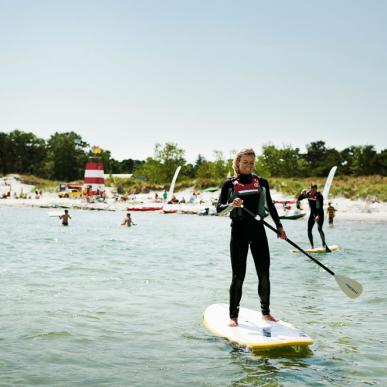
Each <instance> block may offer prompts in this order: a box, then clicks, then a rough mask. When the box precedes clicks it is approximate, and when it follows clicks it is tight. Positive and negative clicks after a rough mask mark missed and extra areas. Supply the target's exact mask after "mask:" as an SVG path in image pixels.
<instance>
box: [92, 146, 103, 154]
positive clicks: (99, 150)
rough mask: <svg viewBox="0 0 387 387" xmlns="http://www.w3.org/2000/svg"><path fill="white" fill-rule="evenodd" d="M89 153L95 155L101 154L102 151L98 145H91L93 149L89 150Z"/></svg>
mask: <svg viewBox="0 0 387 387" xmlns="http://www.w3.org/2000/svg"><path fill="white" fill-rule="evenodd" d="M91 151H92V152H93V153H94V154H95V155H97V154H98V153H101V152H102V149H101V148H100V147H99V146H98V145H93V147H92V148H91Z"/></svg>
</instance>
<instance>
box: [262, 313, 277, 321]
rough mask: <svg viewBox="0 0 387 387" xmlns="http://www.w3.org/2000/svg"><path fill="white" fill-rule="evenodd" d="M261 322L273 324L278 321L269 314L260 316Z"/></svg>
mask: <svg viewBox="0 0 387 387" xmlns="http://www.w3.org/2000/svg"><path fill="white" fill-rule="evenodd" d="M262 320H265V321H273V322H277V321H278V320H276V319H275V318H274V317H273V316H272V315H271V314H264V315H262Z"/></svg>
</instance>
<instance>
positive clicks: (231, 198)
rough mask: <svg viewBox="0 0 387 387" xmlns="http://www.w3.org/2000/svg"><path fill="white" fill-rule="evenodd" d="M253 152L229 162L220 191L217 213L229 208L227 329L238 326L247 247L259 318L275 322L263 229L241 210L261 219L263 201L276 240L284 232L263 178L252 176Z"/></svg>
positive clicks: (241, 154)
mask: <svg viewBox="0 0 387 387" xmlns="http://www.w3.org/2000/svg"><path fill="white" fill-rule="evenodd" d="M255 159H256V156H255V152H254V150H253V149H251V148H244V149H241V150H240V151H239V152H238V153H237V154H236V156H235V159H234V161H233V169H234V173H235V176H234V177H231V178H229V179H227V180H226V181H225V182H224V184H223V186H222V189H221V192H220V195H219V200H218V204H217V208H216V209H217V212H218V213H220V212H222V211H224V210H225V209H226V208H227V207H229V205H232V207H233V209H232V211H231V212H230V218H231V241H230V257H231V268H232V281H231V286H230V309H229V315H230V322H229V326H231V327H236V326H238V315H239V306H240V301H241V298H242V287H243V281H244V279H245V275H246V261H247V254H248V250H249V247H250V250H251V253H252V256H253V259H254V264H255V269H256V273H257V276H258V296H259V298H260V302H261V312H262V318H263V319H264V320H268V321H277V320H276V319H275V318H274V317H273V316H272V315H271V314H270V278H269V269H270V252H269V244H268V241H267V237H266V232H265V228H264V225H263V223H262V222H259V221H256V220H255V219H254V218H253V217H252V216H251V215H250V214H248V213H246V211H244V210H243V208H242V207H246V209H248V210H250V211H251V212H253V213H254V214H255V215H258V214H259V215H260V216H261V217H264V216H265V215H266V213H265V201H266V204H267V207H268V209H269V212H270V215H271V217H272V218H273V220H274V222H275V224H276V227H277V232H278V237H279V238H281V239H286V238H287V237H286V233H285V231H284V229H283V227H282V224H281V222H280V220H279V217H278V213H277V210H276V208H275V206H274V204H273V201H272V199H271V195H270V189H269V183H268V181H267V180H266V179H264V178H262V177H258V176H257V175H254V174H253V173H252V172H253V170H254V167H255Z"/></svg>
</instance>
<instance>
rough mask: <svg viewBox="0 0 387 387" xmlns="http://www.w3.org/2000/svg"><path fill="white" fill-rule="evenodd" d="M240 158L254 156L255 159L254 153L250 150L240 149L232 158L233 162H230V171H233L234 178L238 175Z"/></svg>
mask: <svg viewBox="0 0 387 387" xmlns="http://www.w3.org/2000/svg"><path fill="white" fill-rule="evenodd" d="M242 156H254V159H255V152H254V149H252V148H242V149H241V150H240V151H239V152H238V153H237V154H236V155H235V157H234V160H233V162H232V169H233V170H234V173H235V176H238V175H239V173H240V172H239V163H240V161H241V158H242Z"/></svg>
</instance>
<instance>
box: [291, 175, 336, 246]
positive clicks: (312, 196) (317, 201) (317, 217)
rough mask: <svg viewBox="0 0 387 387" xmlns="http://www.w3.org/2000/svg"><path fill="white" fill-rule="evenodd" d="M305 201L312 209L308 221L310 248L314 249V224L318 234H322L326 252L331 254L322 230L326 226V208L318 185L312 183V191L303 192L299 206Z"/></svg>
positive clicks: (299, 199)
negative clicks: (306, 200)
mask: <svg viewBox="0 0 387 387" xmlns="http://www.w3.org/2000/svg"><path fill="white" fill-rule="evenodd" d="M303 199H308V203H309V207H310V215H309V219H308V238H309V242H310V246H311V248H312V249H314V244H313V234H312V229H313V226H314V224H315V223H317V227H318V232H319V234H320V237H321V241H322V244H323V247H325V251H326V252H327V253H330V252H331V250H330V249H329V247H328V245H327V244H326V242H325V235H324V231H323V229H322V227H323V224H324V208H323V206H324V197H323V195H322V194H321V192H318V191H317V184H315V183H312V184H311V185H310V191H307V190H306V189H304V190H303V191H302V192H301V194H300V195H299V197H298V199H297V202H298V205H299V202H300V201H301V200H303Z"/></svg>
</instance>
